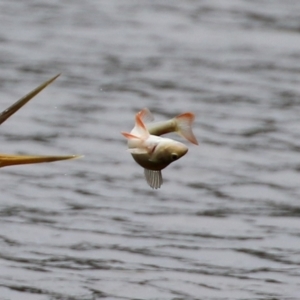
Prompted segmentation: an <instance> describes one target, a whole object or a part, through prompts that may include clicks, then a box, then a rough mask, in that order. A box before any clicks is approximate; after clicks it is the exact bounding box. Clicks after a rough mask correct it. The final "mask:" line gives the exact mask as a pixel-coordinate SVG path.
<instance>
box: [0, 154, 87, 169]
mask: <svg viewBox="0 0 300 300" xmlns="http://www.w3.org/2000/svg"><path fill="white" fill-rule="evenodd" d="M80 157H82V155H62V156H59V155H57V156H56V155H53V156H51V155H14V154H0V168H3V167H8V166H15V165H27V164H39V163H46V162H53V161H58V160H67V159H76V158H80Z"/></svg>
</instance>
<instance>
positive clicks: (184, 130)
mask: <svg viewBox="0 0 300 300" xmlns="http://www.w3.org/2000/svg"><path fill="white" fill-rule="evenodd" d="M194 119H195V115H194V114H193V113H190V112H187V113H184V114H181V115H179V116H177V117H175V120H176V125H177V133H178V134H180V135H181V136H183V137H184V138H186V139H187V140H188V141H190V142H191V143H193V144H195V145H198V141H197V139H196V137H195V136H194V133H193V131H192V125H193V122H194Z"/></svg>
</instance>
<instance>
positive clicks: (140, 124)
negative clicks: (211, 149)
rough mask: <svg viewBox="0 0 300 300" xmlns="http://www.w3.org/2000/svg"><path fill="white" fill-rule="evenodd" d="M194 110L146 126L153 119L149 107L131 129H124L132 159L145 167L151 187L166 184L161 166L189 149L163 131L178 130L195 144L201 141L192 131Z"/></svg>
mask: <svg viewBox="0 0 300 300" xmlns="http://www.w3.org/2000/svg"><path fill="white" fill-rule="evenodd" d="M194 118H195V116H194V114H193V113H190V112H188V113H184V114H181V115H178V116H177V117H175V118H173V119H171V120H168V121H164V122H157V123H153V124H148V125H147V126H146V124H145V122H147V121H153V119H154V118H153V116H152V114H151V112H150V110H149V109H148V108H144V109H143V110H141V111H140V112H138V113H137V114H136V115H135V126H134V128H133V129H132V130H131V132H130V133H128V132H121V133H122V134H123V136H125V138H126V139H127V140H128V151H129V152H130V153H131V155H132V157H133V159H134V160H135V161H136V163H138V164H139V165H140V166H141V167H143V168H144V175H145V179H146V181H147V183H148V185H149V186H150V187H152V188H153V189H158V188H160V187H161V185H162V184H163V177H162V172H161V171H162V170H163V169H164V168H166V167H167V166H168V165H169V164H171V163H172V162H174V161H176V160H178V159H180V158H181V157H183V156H184V155H185V154H186V153H187V152H188V147H187V146H186V145H185V144H183V143H181V142H178V141H175V140H173V139H169V138H165V137H161V136H160V135H163V134H166V133H169V132H177V133H178V134H179V135H181V136H183V137H185V138H186V139H187V140H189V141H190V142H192V143H193V144H196V145H198V141H197V139H196V137H195V136H194V134H193V132H192V124H193V122H194Z"/></svg>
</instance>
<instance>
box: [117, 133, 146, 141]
mask: <svg viewBox="0 0 300 300" xmlns="http://www.w3.org/2000/svg"><path fill="white" fill-rule="evenodd" d="M121 133H122V134H123V135H124V136H125V137H126V139H128V140H132V139H138V140H141V138H140V137H139V136H136V135H133V134H131V133H128V132H121Z"/></svg>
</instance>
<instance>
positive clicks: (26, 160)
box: [0, 74, 82, 168]
mask: <svg viewBox="0 0 300 300" xmlns="http://www.w3.org/2000/svg"><path fill="white" fill-rule="evenodd" d="M59 76H60V74H57V75H55V76H54V77H52V78H51V79H49V80H47V81H45V82H44V83H42V84H40V85H39V86H38V87H37V88H35V89H34V90H32V91H31V92H29V93H28V94H26V95H25V96H23V97H22V98H21V99H19V100H18V101H16V102H15V103H14V104H12V105H11V106H10V107H8V108H7V109H5V110H4V111H2V112H1V113H0V125H1V124H2V123H4V122H5V121H6V120H7V119H8V118H9V117H11V116H12V115H13V114H14V113H15V112H17V111H18V110H19V109H20V108H22V107H23V106H24V105H25V104H26V103H27V102H29V101H30V100H31V99H32V98H33V97H34V96H36V95H37V94H38V93H39V92H41V91H42V90H43V89H44V88H45V87H47V86H48V85H49V84H51V83H52V82H53V81H54V80H55V79H56V78H57V77H59ZM80 157H82V155H14V154H0V168H2V167H6V166H13V165H25V164H37V163H45V162H53V161H59V160H68V159H76V158H80Z"/></svg>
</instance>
